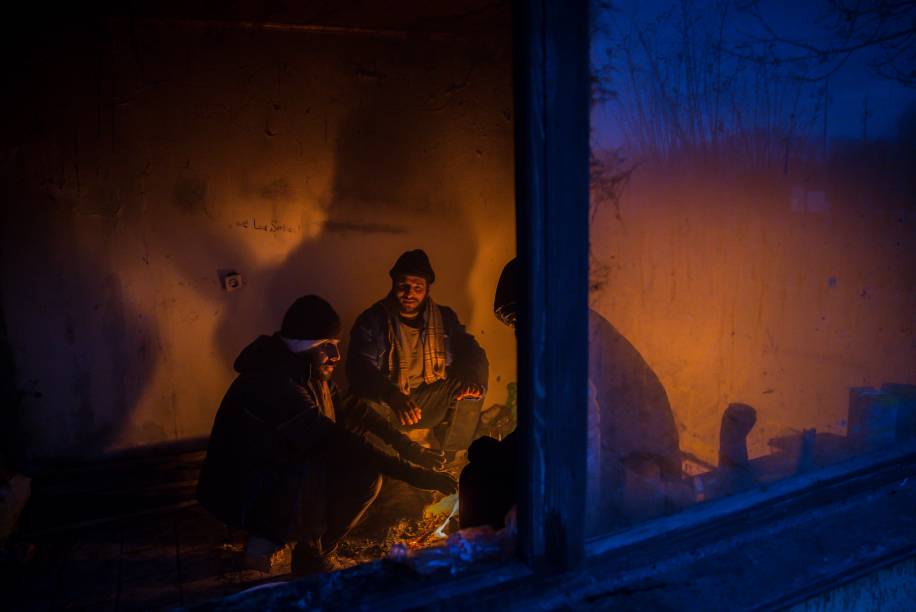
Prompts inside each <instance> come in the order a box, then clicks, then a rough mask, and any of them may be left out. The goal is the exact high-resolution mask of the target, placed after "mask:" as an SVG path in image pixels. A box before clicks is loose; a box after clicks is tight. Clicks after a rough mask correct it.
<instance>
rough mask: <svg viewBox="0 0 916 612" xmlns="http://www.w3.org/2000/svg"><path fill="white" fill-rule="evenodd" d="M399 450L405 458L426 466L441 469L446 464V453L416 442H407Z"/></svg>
mask: <svg viewBox="0 0 916 612" xmlns="http://www.w3.org/2000/svg"><path fill="white" fill-rule="evenodd" d="M399 452H400V454H401V457H403V458H404V459H407V460H408V461H410V462H412V463H416V464H417V465H422V466H423V467H426V468H431V469H439V468H441V467H442V466H443V465H445V453H443V452H442V451H439V450H433V449H431V448H424V447H422V446H420V445H419V444H417V443H416V442H411V443H409V444H405V445H404V447H403V448H401V449H400V450H399Z"/></svg>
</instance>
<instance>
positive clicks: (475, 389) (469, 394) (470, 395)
mask: <svg viewBox="0 0 916 612" xmlns="http://www.w3.org/2000/svg"><path fill="white" fill-rule="evenodd" d="M483 392H484V389H483V386H482V385H478V384H476V383H467V384H462V385H461V386H460V387H458V391H457V392H456V393H455V399H456V400H464V399H474V400H478V399H480V398H482V397H483Z"/></svg>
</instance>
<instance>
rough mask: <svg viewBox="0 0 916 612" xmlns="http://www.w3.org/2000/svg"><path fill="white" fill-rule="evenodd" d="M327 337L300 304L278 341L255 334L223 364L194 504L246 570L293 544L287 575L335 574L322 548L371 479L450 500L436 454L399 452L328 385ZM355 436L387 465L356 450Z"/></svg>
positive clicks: (329, 326)
mask: <svg viewBox="0 0 916 612" xmlns="http://www.w3.org/2000/svg"><path fill="white" fill-rule="evenodd" d="M339 335H340V319H339V318H338V316H337V313H336V312H334V310H333V308H331V305H330V304H328V303H327V302H326V301H324V300H323V299H321V298H320V297H317V296H314V295H308V296H305V297H302V298H299V299H298V300H296V302H295V303H294V304H293V305H292V306H291V307H290V308H289V310H288V311H287V313H286V316H285V317H284V318H283V325H282V327H281V329H280V331H279V332H277V333H275V334H274V335H272V336H260V337H259V338H258V339H257V340H255V341H254V342H253V343H252V344H250V345H249V346H248V347H247V348H245V349H244V350H243V351H242V353H241V354H240V355H239V356H238V359H236V361H235V369H236V371H237V372H238V373H239V374H238V377H236V379H235V381H234V382H233V383H232V385H231V386H230V387H229V390H228V391H227V392H226V395H225V397H224V398H223V401H222V403H221V404H220V407H219V411H218V412H217V413H216V419H215V421H214V423H213V432H212V434H211V436H210V443H209V446H208V449H207V456H206V459H205V460H204V464H203V468H202V470H201V474H200V481H199V484H198V489H197V498H198V500H199V501H200V503H201V505H202V506H203V507H205V508H206V509H208V510H209V511H210V512H212V513H213V514H214V515H216V516H217V517H218V518H220V519H221V520H223V521H224V522H225V523H227V524H228V525H230V526H232V527H234V528H238V529H242V530H245V531H246V532H247V533H248V544H247V547H246V564H248V565H249V567H254V568H257V569H262V570H264V571H266V570H268V569H269V567H270V557H271V555H272V554H273V552H275V551H276V550H277V549H279V548H280V547H281V546H283V545H285V544H286V543H292V542H295V543H296V545H295V548H294V549H293V571H294V572H296V573H313V572H317V571H330V570H333V569H335V568H336V567H337V565H336V562H335V560H334V558H333V557H332V553H333V551H334V548H335V546H336V545H337V543H338V542H339V541H340V540H341V539H342V538H343V537H344V536H345V535H346V534H347V532H348V531H349V530H350V528H351V527H352V526H353V525H355V524H356V522H357V521H359V519H360V518H361V517H362V516H363V514H364V513H365V511H366V510H367V509H368V508H369V505H370V504H371V503H372V502H373V500H375V498H376V496H377V495H378V492H379V489H380V487H381V474H387V475H389V476H391V477H393V478H397V479H399V480H403V481H405V482H407V483H409V484H411V485H413V486H416V487H419V488H422V489H435V490H439V491H442V492H443V493H451V492H453V491H454V490H455V486H456V483H455V481H454V479H453V478H452V477H451V476H450V475H448V474H447V473H444V472H439V471H435V470H434V469H432V468H435V467H440V466H441V465H442V463H443V460H444V458H443V456H442V454H441V453H438V452H436V451H431V450H429V449H425V448H422V447H420V446H419V445H417V444H415V443H413V442H411V441H410V439H409V438H407V436H405V435H404V434H402V433H400V432H399V431H397V430H395V429H394V428H393V427H392V426H391V425H389V424H388V422H387V421H386V420H385V419H383V418H382V417H380V416H378V415H377V414H375V413H374V412H373V410H372V409H371V408H370V407H368V406H367V405H366V404H364V403H363V402H360V401H359V400H357V399H355V398H353V397H351V396H348V395H346V394H344V393H342V392H341V391H340V390H338V388H337V387H336V386H335V385H334V383H333V382H332V381H331V375H332V374H333V372H334V368H335V366H336V365H337V363H338V361H339V359H340V353H339V351H338V343H339ZM366 432H372V433H373V434H375V435H377V436H378V437H379V438H380V439H381V440H383V441H384V442H385V443H386V444H388V445H390V446H391V447H392V448H393V449H394V450H395V451H396V452H397V453H398V455H397V456H395V455H392V454H388V453H386V452H385V451H383V450H381V449H379V448H377V447H376V446H374V445H373V444H372V443H370V442H368V441H367V440H366V439H365V438H363V437H362V434H364V433H366ZM411 462H413V463H411ZM415 464H420V465H415ZM421 466H422V467H421Z"/></svg>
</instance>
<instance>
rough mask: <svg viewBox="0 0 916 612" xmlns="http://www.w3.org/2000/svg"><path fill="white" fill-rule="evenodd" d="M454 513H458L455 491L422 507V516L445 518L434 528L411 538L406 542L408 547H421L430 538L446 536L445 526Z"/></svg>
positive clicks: (442, 538)
mask: <svg viewBox="0 0 916 612" xmlns="http://www.w3.org/2000/svg"><path fill="white" fill-rule="evenodd" d="M456 514H458V494H457V493H453V494H452V495H447V496H445V497H443V498H442V499H440V500H439V501H437V502H436V503H434V504H430V505H429V506H426V508H424V509H423V516H424V518H427V519H435V518H436V517H441V516H445V519H444V520H443V521H442V522H441V523H439V524H438V525H437V526H436V527H435V528H434V529H430V530H429V531H426V532H425V533H423V534H422V535H421V536H419V537H417V538H414V539H413V540H411V541H410V542H409V543H408V544H407V546H408V548H422V547H424V546H426V545H427V544H428V542H429V541H430V540H444V539H445V538H447V537H448V534H447V533H445V527H446V526H447V525H448V522H449V521H450V520H451V519H452V517H454V516H455V515H456Z"/></svg>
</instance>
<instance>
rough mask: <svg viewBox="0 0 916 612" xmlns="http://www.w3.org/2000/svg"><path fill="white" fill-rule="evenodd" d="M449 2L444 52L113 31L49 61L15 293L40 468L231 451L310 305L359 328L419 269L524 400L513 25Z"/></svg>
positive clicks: (12, 156) (498, 383)
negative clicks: (219, 420) (239, 413)
mask: <svg viewBox="0 0 916 612" xmlns="http://www.w3.org/2000/svg"><path fill="white" fill-rule="evenodd" d="M379 4H381V3H379ZM439 4H441V6H440V7H439V8H438V10H439V12H440V15H439V21H438V22H437V23H446V24H448V25H449V26H450V28H451V31H450V33H449V34H448V35H444V36H429V35H427V34H424V33H423V32H422V31H421V32H420V33H419V34H416V35H407V36H404V35H390V34H384V35H378V34H373V33H371V32H370V33H352V32H351V33H339V32H338V33H324V34H322V33H316V32H305V31H282V30H279V31H278V30H263V29H246V28H240V27H223V26H213V25H212V24H211V26H205V25H202V24H200V23H186V22H185V23H176V22H173V21H168V20H165V21H163V20H144V19H140V20H134V21H131V20H125V19H112V20H106V21H104V22H102V23H98V24H92V25H91V27H88V26H87V27H85V28H74V29H72V30H67V29H63V30H60V31H57V32H55V33H53V35H50V34H49V35H47V36H45V37H44V38H42V37H41V36H38V35H36V36H35V37H34V38H32V39H30V41H31V43H30V47H29V48H28V50H27V53H26V56H27V57H28V60H27V62H25V63H24V64H23V65H22V70H21V73H20V74H19V77H20V78H19V90H18V94H19V95H18V98H17V103H16V105H15V107H14V109H13V112H15V113H16V115H15V123H16V127H15V128H14V130H13V132H12V136H11V137H10V144H9V146H8V148H7V156H6V161H7V162H8V163H9V164H10V169H11V173H10V176H11V177H12V179H11V189H10V198H9V201H8V206H7V210H6V219H5V222H4V225H3V229H2V235H3V256H2V278H3V281H2V282H3V284H4V285H3V287H4V290H3V292H2V294H3V300H4V302H3V308H4V311H5V313H6V316H7V323H8V328H9V333H10V342H11V345H12V347H13V350H14V353H15V359H16V363H17V366H18V369H19V372H20V377H21V383H22V385H23V386H24V387H25V389H26V390H27V391H28V393H27V395H26V397H25V400H24V401H25V415H26V419H27V423H28V426H29V433H28V435H29V437H30V445H31V446H32V448H33V449H34V450H35V452H36V454H38V455H39V456H45V457H51V456H68V455H74V454H78V455H85V454H92V453H95V452H100V451H105V450H109V449H114V448H121V447H130V446H137V445H144V444H150V443H159V442H166V441H172V440H177V439H183V438H188V437H195V436H203V435H207V434H208V432H209V429H210V425H211V423H212V418H213V415H214V414H215V411H216V408H217V406H218V403H219V400H220V398H221V396H222V394H223V392H224V391H225V388H226V386H227V385H228V383H229V382H230V381H231V379H232V377H233V372H232V369H231V365H232V361H233V359H234V358H235V356H236V355H237V354H238V352H239V350H240V349H241V348H242V347H244V346H245V345H246V344H247V343H248V342H250V341H251V340H252V339H253V338H254V337H255V336H256V335H257V334H260V333H270V332H272V331H273V330H275V329H276V328H277V327H278V326H279V321H280V319H281V317H282V315H283V312H284V311H285V309H286V307H287V306H288V305H289V303H290V302H291V301H292V300H293V299H295V298H296V297H298V296H299V295H302V294H305V293H318V294H320V295H323V296H324V297H326V298H327V299H329V300H330V301H331V303H332V304H334V306H335V307H336V308H337V310H338V312H339V313H340V314H341V316H342V318H343V321H344V326H345V328H346V329H347V330H349V326H350V325H351V324H352V321H353V320H354V318H355V316H356V315H357V314H358V313H359V312H360V311H361V310H362V309H363V308H365V307H366V306H368V305H369V304H370V303H372V302H373V301H375V300H376V299H378V298H380V297H382V296H383V295H384V294H385V293H386V291H387V290H388V288H389V280H388V276H387V270H388V269H389V267H390V266H391V264H392V263H393V261H394V259H395V258H396V257H397V255H399V254H400V253H401V252H402V251H403V250H406V249H409V248H416V247H422V248H424V249H426V250H427V252H428V253H429V254H430V257H431V259H432V262H433V265H434V267H435V269H436V272H437V277H438V281H437V283H436V284H435V286H434V289H433V295H434V297H435V298H436V299H438V300H439V301H440V302H441V303H444V304H448V305H451V306H452V307H454V308H455V309H456V310H457V312H458V313H459V315H460V316H461V317H462V319H463V321H464V322H466V323H467V325H468V327H469V329H470V330H471V331H472V332H473V333H474V334H476V335H477V337H478V339H479V340H480V341H481V343H482V344H483V345H484V346H485V348H486V349H487V351H488V353H489V356H490V361H491V380H490V387H491V394H490V397H489V398H488V402H501V401H504V400H505V396H506V383H507V382H508V381H511V380H514V377H515V354H514V339H513V337H512V334H511V332H510V331H509V330H507V329H505V328H503V327H502V326H501V325H500V324H499V323H498V322H497V321H496V320H495V318H494V317H493V315H492V296H493V290H494V288H495V285H496V280H497V278H498V274H499V272H500V270H501V268H502V266H503V264H504V263H505V262H506V261H507V260H508V259H510V258H511V257H512V256H513V254H514V248H515V246H514V245H515V238H514V200H513V198H514V195H513V167H512V116H511V108H512V97H511V56H510V49H511V44H510V38H509V36H508V34H507V32H508V29H507V28H508V18H507V17H508V13H507V11H505V9H504V7H502V8H500V7H497V8H496V10H495V13H493V11H492V10H491V11H490V13H479V12H478V13H474V15H476V16H477V20H476V21H475V22H474V23H475V24H476V25H475V26H474V27H473V28H470V29H469V30H468V31H464V32H462V31H461V27H462V24H463V23H464V22H463V21H462V20H461V18H459V17H455V18H453V19H449V18H448V11H454V12H460V10H463V9H462V7H455V6H453V3H449V4H448V5H446V4H445V3H439ZM467 4H468V5H469V7H464V9H467V10H471V9H476V8H479V7H476V6H470V5H472V4H474V3H467ZM477 4H481V3H477ZM405 6H406V5H405ZM376 8H378V7H376ZM383 8H384V7H383ZM369 12H370V13H371V11H369ZM375 13H378V14H379V15H384V16H385V20H386V21H385V22H384V23H382V24H381V25H382V26H383V27H395V26H396V25H397V18H396V17H397V12H396V11H395V13H394V14H395V18H392V17H391V14H392V11H391V10H388V9H386V10H377V11H375ZM359 14H360V13H359V12H358V11H355V12H354V13H353V15H355V17H354V16H353V15H351V16H350V24H349V25H360V24H359V23H357V22H355V21H354V20H358V17H359ZM367 14H368V13H367ZM410 14H411V13H410V11H409V10H407V9H405V12H404V15H410ZM443 15H444V16H443ZM481 18H483V19H481ZM380 19H381V18H380ZM480 23H484V24H487V25H486V26H485V27H478V26H479V24H480ZM369 25H373V24H371V23H370V24H369ZM226 270H234V271H237V272H239V273H241V274H242V277H243V278H244V287H243V288H242V289H241V290H239V291H235V292H232V293H227V292H226V291H224V290H223V289H222V288H221V284H220V274H221V273H222V272H223V271H226Z"/></svg>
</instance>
